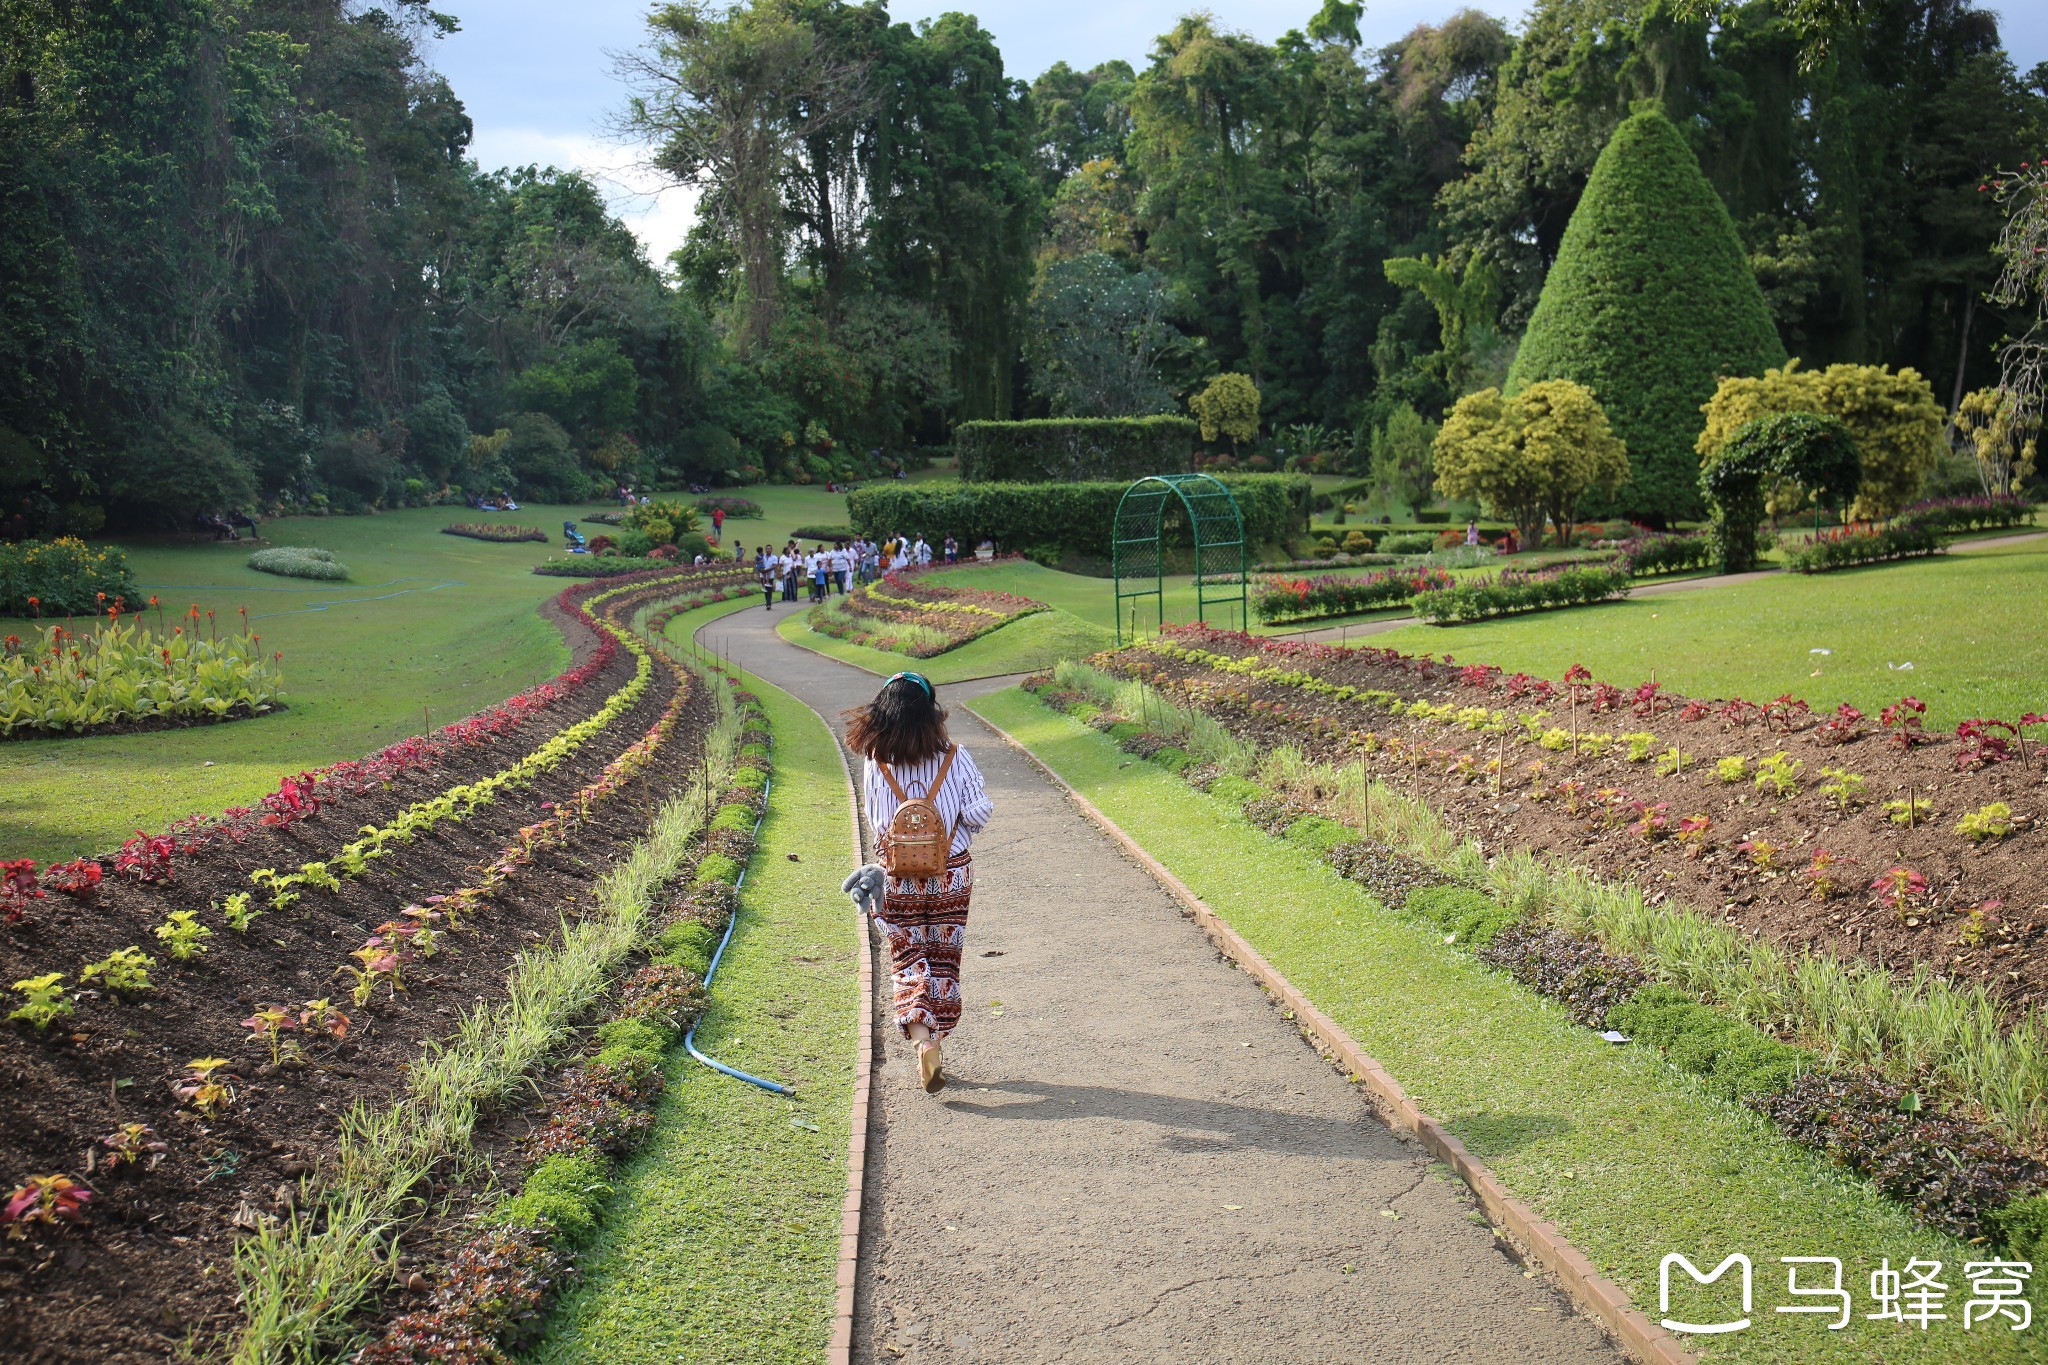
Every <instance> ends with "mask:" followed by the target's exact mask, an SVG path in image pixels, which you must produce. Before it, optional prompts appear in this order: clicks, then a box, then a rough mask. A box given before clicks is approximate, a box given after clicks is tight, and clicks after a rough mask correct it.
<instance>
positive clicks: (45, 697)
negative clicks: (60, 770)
mask: <svg viewBox="0 0 2048 1365" xmlns="http://www.w3.org/2000/svg"><path fill="white" fill-rule="evenodd" d="M151 601H152V603H154V601H155V599H154V598H152V599H151ZM121 605H122V604H121V599H119V598H116V599H114V602H113V605H112V606H111V607H110V608H109V609H108V611H107V614H106V618H105V619H104V620H103V621H101V622H100V623H99V624H98V625H97V626H96V627H95V628H93V629H90V630H85V631H75V630H71V629H69V628H67V627H65V626H61V625H56V624H54V623H53V624H50V625H46V626H44V627H43V628H42V630H41V632H40V636H39V638H38V639H37V640H36V641H35V642H34V643H24V642H23V641H22V640H21V638H20V637H19V636H14V635H9V636H7V637H6V638H5V639H4V640H0V736H5V737H7V738H10V739H12V738H18V737H22V736H27V735H51V734H88V733H93V732H99V731H105V730H109V729H129V728H135V727H137V726H147V725H151V724H157V725H164V724H179V723H183V724H197V723H203V722H212V721H223V720H233V719H237V718H240V717H244V716H255V715H261V714H262V713H264V712H266V711H269V710H271V709H273V708H275V707H277V706H278V705H280V704H281V699H282V696H283V682H284V679H283V673H282V670H281V669H280V667H279V665H280V664H281V663H282V661H283V659H284V656H283V655H282V654H280V653H278V652H276V651H275V650H273V651H270V653H269V655H268V657H266V656H265V652H264V649H263V637H262V636H260V635H257V634H254V633H253V632H251V631H250V630H249V616H248V612H247V611H246V610H245V611H243V612H242V613H241V617H242V619H241V623H240V628H239V629H238V630H231V631H229V632H228V633H227V634H226V635H217V634H215V633H214V632H213V631H212V629H211V627H212V621H211V619H210V618H211V617H212V613H211V612H208V613H207V617H208V618H209V619H208V621H207V632H206V634H205V635H204V636H202V634H201V629H200V625H199V621H200V616H199V608H198V607H193V608H192V610H191V613H190V614H189V615H188V616H187V617H186V618H184V621H183V623H182V624H180V625H177V626H174V627H171V628H169V629H168V630H165V629H163V628H162V627H161V626H159V628H157V629H154V630H152V629H151V628H149V627H148V626H147V625H145V624H144V621H143V618H142V615H141V613H139V612H138V613H137V614H136V615H134V616H132V617H127V618H124V617H123V616H122V615H121ZM188 629H189V633H188Z"/></svg>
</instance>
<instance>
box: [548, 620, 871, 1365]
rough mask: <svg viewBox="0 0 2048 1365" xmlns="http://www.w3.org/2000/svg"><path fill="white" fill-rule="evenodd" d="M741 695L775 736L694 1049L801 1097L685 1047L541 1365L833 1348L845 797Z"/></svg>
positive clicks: (846, 1060)
mask: <svg viewBox="0 0 2048 1365" xmlns="http://www.w3.org/2000/svg"><path fill="white" fill-rule="evenodd" d="M716 610H717V609H716V608H707V609H706V611H707V612H710V611H716ZM703 619H704V618H703V617H702V616H700V615H699V614H698V613H691V615H690V616H689V617H684V618H679V619H678V620H677V621H676V622H675V623H674V626H673V627H672V633H674V634H675V635H676V636H677V638H680V636H681V632H683V631H684V630H687V629H690V628H692V627H693V626H694V625H696V624H701V622H702V620H703ZM749 685H750V686H752V687H753V688H754V690H755V691H757V692H759V693H760V695H761V697H762V699H763V701H764V702H765V703H766V705H767V707H768V713H769V717H770V720H771V723H772V724H773V726H774V729H775V783H774V787H773V790H772V791H771V792H770V793H769V800H768V818H767V821H766V822H765V823H764V824H763V825H762V827H761V845H760V851H759V852H758V853H756V854H755V857H754V861H753V864H752V867H751V869H750V871H749V872H748V874H747V882H746V886H745V888H744V908H743V909H742V911H741V917H740V921H739V927H738V929H737V930H736V931H735V932H734V934H733V941H732V946H731V947H730V949H728V950H727V953H726V956H725V960H724V962H723V963H722V964H721V965H720V967H719V970H718V977H717V980H716V981H715V983H714V984H713V987H712V992H711V1000H712V1004H711V1008H710V1010H709V1012H708V1013H707V1015H706V1017H705V1022H704V1024H703V1026H702V1028H701V1030H700V1031H699V1033H698V1035H697V1043H698V1046H699V1047H701V1048H703V1049H704V1051H705V1052H706V1053H708V1054H709V1055H711V1056H713V1057H717V1058H718V1059H719V1060H721V1061H724V1062H727V1063H729V1064H730V1065H733V1066H737V1067H739V1068H740V1069H741V1070H743V1071H751V1072H753V1073H754V1074H756V1075H760V1076H765V1077H768V1078H771V1079H774V1080H778V1081H781V1082H783V1083H784V1084H793V1085H795V1086H796V1087H797V1089H798V1095H797V1098H796V1099H795V1100H790V1099H786V1098H784V1097H782V1096H779V1095H772V1094H769V1093H768V1092H767V1091H764V1090H759V1089H756V1088H755V1087H753V1086H750V1085H747V1084H745V1083H743V1082H740V1081H735V1080H731V1079H729V1078H727V1077H724V1076H720V1075H718V1074H716V1073H715V1072H712V1071H710V1070H708V1069H706V1068H704V1067H702V1066H700V1065H698V1064H697V1063H696V1062H694V1061H692V1060H691V1059H690V1058H689V1056H688V1054H687V1053H685V1052H683V1051H682V1050H681V1049H677V1050H676V1051H675V1053H674V1054H673V1055H672V1057H671V1061H670V1065H669V1069H668V1079H669V1089H668V1091H667V1093H666V1094H665V1095H664V1097H663V1099H662V1104H661V1109H660V1112H659V1115H658V1117H657V1121H656V1126H655V1130H654V1135H653V1137H652V1138H651V1139H650V1140H649V1143H648V1145H647V1146H646V1147H645V1148H644V1149H643V1150H642V1152H641V1154H640V1155H639V1156H638V1157H636V1158H635V1159H634V1160H633V1161H631V1162H629V1163H628V1164H627V1166H626V1167H625V1168H624V1169H623V1170H622V1172H621V1173H620V1175H619V1178H618V1193H617V1195H616V1196H615V1198H614V1200H613V1202H612V1204H611V1205H610V1207H609V1211H608V1213H607V1216H606V1222H605V1225H604V1227H603V1228H602V1230H601V1231H600V1232H599V1233H598V1234H597V1237H596V1239H595V1241H594V1243H593V1245H592V1246H590V1247H589V1248H588V1249H587V1250H586V1251H585V1253H584V1254H583V1256H582V1266H583V1272H584V1278H583V1280H582V1282H581V1284H580V1285H579V1286H578V1287H577V1288H576V1289H575V1290H573V1291H571V1292H570V1294H569V1295H568V1296H567V1297H566V1298H565V1299H564V1301H563V1302H562V1304H561V1305H560V1307H558V1308H557V1310H556V1311H555V1313H554V1315H553V1317H552V1318H551V1320H550V1326H549V1331H548V1335H547V1336H546V1338H545V1339H544V1340H543V1342H542V1343H541V1345H540V1346H539V1347H538V1348H536V1349H535V1350H534V1351H533V1352H531V1353H530V1357H531V1358H532V1359H536V1360H545V1361H594V1360H615V1361H647V1360H689V1361H695V1362H713V1361H734V1362H748V1365H752V1363H753V1362H765V1361H803V1362H810V1361H814V1360H816V1359H817V1358H818V1355H819V1352H820V1351H822V1350H823V1349H824V1345H825V1341H826V1338H827V1336H828V1335H829V1332H830V1326H831V1317H832V1309H833V1285H834V1275H835V1271H836V1269H837V1261H838V1254H839V1206H840V1202H841V1200H842V1199H843V1198H844V1197H845V1192H846V1170H845V1160H846V1125H847V1120H848V1114H849V1106H850V1105H851V1102H852V1089H853V1064H854V1039H855V1037H856V1030H857V1028H858V1023H859V1010H860V1001H859V990H858V980H859V978H858V976H857V971H856V965H855V963H856V958H855V954H856V953H857V952H858V951H859V950H860V941H859V937H858V934H857V927H856V921H855V919H854V915H853V912H852V910H851V909H850V908H849V907H848V904H847V901H846V898H845V897H844V896H843V895H841V894H840V892H839V881H840V878H841V877H842V876H843V875H844V872H845V866H844V864H845V858H846V857H847V856H850V854H851V842H850V839H851V836H850V833H849V832H848V830H849V826H848V822H847V820H848V817H847V801H848V799H849V798H848V794H847V786H846V776H845V770H844V769H843V768H842V767H841V765H840V759H839V751H838V748H837V746H836V745H835V744H834V743H833V740H832V737H831V735H830V734H829V733H828V732H827V731H826V729H825V727H824V726H823V725H821V724H820V723H819V722H818V719H817V717H816V716H814V715H813V714H812V713H811V712H810V711H809V710H808V709H806V708H805V707H804V706H803V705H802V704H801V703H799V702H797V701H795V700H794V699H793V698H791V697H789V696H788V695H787V694H786V693H783V692H781V691H780V690H778V689H776V688H773V687H769V686H765V685H763V684H761V683H759V682H757V681H751V680H750V684H749ZM799 850H801V852H802V856H803V859H804V860H803V861H802V862H791V861H790V860H789V858H790V857H791V856H795V854H796V853H797V851H799ZM799 1121H800V1122H802V1123H805V1124H815V1125H816V1128H815V1130H813V1129H811V1128H807V1127H799V1126H797V1124H798V1122H799Z"/></svg>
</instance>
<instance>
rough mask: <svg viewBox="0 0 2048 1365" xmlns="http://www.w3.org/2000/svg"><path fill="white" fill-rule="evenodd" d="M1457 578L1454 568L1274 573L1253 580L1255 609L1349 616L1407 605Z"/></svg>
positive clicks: (1292, 615)
mask: <svg viewBox="0 0 2048 1365" xmlns="http://www.w3.org/2000/svg"><path fill="white" fill-rule="evenodd" d="M1451 582H1452V579H1451V575H1450V573H1449V571H1447V570H1444V569H1435V568H1400V569H1385V570H1382V571H1380V572H1377V573H1366V574H1354V575H1340V574H1321V575H1318V576H1316V577H1313V578H1287V577H1274V578H1268V579H1264V580H1262V581H1260V582H1258V583H1255V584H1253V586H1252V591H1251V602H1252V612H1253V614H1254V615H1256V616H1257V617H1258V618H1259V620H1261V621H1263V622H1266V623H1268V624H1277V623H1281V622H1287V621H1309V620H1314V619H1315V618H1317V617H1319V616H1348V615H1350V614H1351V613H1353V612H1360V611H1372V610H1374V609H1375V608H1378V607H1399V606H1405V605H1407V603H1408V602H1409V601H1410V599H1412V598H1413V597H1415V596H1416V594H1418V593H1424V592H1430V591H1435V590H1439V589H1443V588H1448V587H1449V586H1450V585H1451Z"/></svg>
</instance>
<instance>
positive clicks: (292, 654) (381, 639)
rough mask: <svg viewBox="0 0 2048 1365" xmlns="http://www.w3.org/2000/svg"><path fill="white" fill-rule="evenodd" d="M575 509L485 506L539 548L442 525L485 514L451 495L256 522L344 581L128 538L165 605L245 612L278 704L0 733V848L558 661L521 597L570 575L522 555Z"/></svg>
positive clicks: (201, 800)
mask: <svg viewBox="0 0 2048 1365" xmlns="http://www.w3.org/2000/svg"><path fill="white" fill-rule="evenodd" d="M578 511H579V509H576V508H553V507H537V508H527V509H525V510H523V511H520V512H511V513H504V512H500V513H492V514H490V515H489V517H488V519H489V520H491V521H494V522H512V523H518V524H521V525H528V526H538V527H540V528H541V529H543V530H546V531H549V532H550V533H551V534H552V536H553V538H554V540H555V542H556V543H555V545H554V546H552V547H551V546H545V545H538V544H534V543H531V542H526V543H517V544H509V545H497V544H490V543H487V542H484V541H477V540H468V539H462V538H459V537H456V536H444V535H441V534H439V532H440V528H441V527H443V526H446V525H448V524H449V523H451V522H455V521H478V520H485V519H486V516H485V514H483V513H478V512H469V511H465V510H464V509H461V508H452V507H434V508H416V509H410V510H407V511H401V512H390V513H385V514H382V515H379V516H374V517H332V518H312V517H299V518H291V519H288V520H284V521H274V522H269V523H266V524H265V525H264V528H263V531H264V536H265V538H266V539H267V540H269V541H270V542H271V543H273V544H281V545H317V546H320V547H322V548H324V549H329V550H332V551H334V552H335V553H336V554H337V555H338V556H339V557H340V558H341V560H342V562H343V563H345V564H347V565H348V566H349V569H350V571H351V577H350V579H349V581H347V582H343V583H316V582H310V581H307V580H304V579H296V578H279V577H277V576H275V575H272V574H263V573H257V572H256V571H255V570H253V569H251V568H249V567H247V564H246V561H247V559H248V556H249V551H250V548H251V547H250V546H249V545H248V544H247V543H243V544H242V545H240V546H230V545H212V544H205V543H198V544H176V545H174V544H169V543H165V542H156V543H141V544H137V545H131V546H129V547H128V549H129V562H130V564H131V566H132V567H133V568H134V570H135V575H136V578H137V580H138V582H139V583H140V585H141V588H142V592H143V594H144V596H145V597H147V596H148V595H149V594H152V593H154V594H157V595H158V596H160V597H161V598H162V599H163V602H164V605H165V607H166V609H167V610H168V611H170V613H171V614H173V615H175V614H177V613H178V612H182V611H183V610H184V609H185V608H186V607H188V606H190V605H191V604H193V603H197V604H198V605H199V606H200V608H201V610H212V611H214V612H215V613H216V614H217V620H218V622H219V623H220V625H221V626H222V627H223V628H225V627H226V626H227V625H228V623H230V622H235V621H236V620H237V617H236V615H235V613H236V609H237V608H238V607H243V606H246V607H247V608H248V609H249V614H250V616H251V618H252V619H253V620H254V622H255V627H254V628H255V630H256V631H257V633H258V634H260V635H262V637H263V643H264V644H265V645H266V646H274V647H275V648H277V649H280V650H283V651H284V669H285V688H286V701H287V704H288V708H289V709H287V710H286V711H284V712H282V713H280V714H277V715H272V716H265V717H262V718H260V719H257V720H253V721H240V722H236V723H234V724H230V725H222V726H204V727H200V728H197V729H190V730H171V731H159V732H156V733H152V734H140V735H115V736H107V737H101V738H89V739H52V740H10V741H7V742H5V743H4V744H0V857H24V856H35V857H43V858H52V857H57V856H69V855H71V854H73V853H84V852H92V851H97V850H104V849H106V848H108V847H110V846H111V845H113V844H117V843H119V842H120V841H121V840H122V839H123V838H125V837H127V835H128V834H129V833H130V832H131V831H132V830H133V829H134V828H135V827H137V826H143V827H146V828H152V829H154V828H157V827H160V826H162V825H164V824H166V823H168V822H169V821H171V820H173V819H175V818H177V817H179V816H181V815H186V814H189V813H191V812H193V811H214V810H219V809H221V808H222V807H223V806H229V805H239V804H246V803H248V802H249V801H251V800H253V799H254V798H256V797H258V796H260V795H261V794H262V793H264V792H265V791H267V790H269V789H270V788H272V787H273V786H275V785H276V782H277V778H278V776H279V775H280V774H282V773H288V772H297V771H300V770H302V769H305V768H313V767H318V766H321V765H323V764H326V763H332V762H335V761H336V760H339V759H344V758H354V757H357V756H359V755H361V754H364V753H367V752H369V751H371V750H373V749H376V748H380V747H382V746H383V745H385V744H388V743H390V742H392V741H393V740H396V739H401V738H403V737H404V736H406V735H411V734H417V733H419V731H420V728H421V726H422V725H424V724H426V723H427V722H428V721H429V719H431V721H432V723H434V724H436V725H439V724H445V723H446V722H448V721H451V720H454V719H456V718H457V717H458V716H462V715H466V714H468V713H470V712H472V711H475V710H478V709H479V708H481V707H484V706H488V705H490V704H491V703H493V702H496V701H501V700H503V699H504V698H505V697H507V696H510V695H511V694H512V693H514V692H517V691H518V690H520V689H521V688H522V687H525V686H527V685H529V684H531V683H534V682H537V681H539V680H541V679H543V678H546V677H549V676H551V675H552V674H554V673H556V672H558V671H559V670H560V669H562V668H563V667H566V666H567V664H568V657H569V656H568V651H567V650H566V649H565V648H564V647H563V645H562V642H561V635H560V632H558V631H557V630H556V629H555V628H554V627H553V626H552V625H550V624H548V623H547V622H546V621H544V620H542V619H541V618H540V617H539V616H538V615H537V614H536V613H535V610H534V608H535V606H536V605H537V604H538V603H540V602H541V601H543V600H544V599H546V598H548V597H550V596H552V595H554V594H555V593H557V592H560V591H561V590H562V588H563V587H564V586H566V585H567V584H568V583H569V581H570V580H568V579H561V578H543V577H540V576H537V575H535V574H533V573H531V572H530V570H531V568H532V567H533V565H534V564H536V563H537V562H539V561H540V560H541V559H543V558H546V557H547V556H548V555H549V554H550V553H559V542H560V538H561V523H562V521H563V519H564V518H565V517H568V516H571V515H575V514H577V513H578ZM364 599H372V600H364ZM24 624H25V623H23V622H20V621H17V620H0V633H26V632H25V631H24V629H23V627H24ZM423 707H424V708H426V713H424V714H423V710H422V708H423ZM209 763H210V764H211V765H212V766H211V767H209V766H206V765H207V764H209Z"/></svg>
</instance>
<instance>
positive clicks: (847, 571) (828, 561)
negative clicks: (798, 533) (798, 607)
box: [754, 535, 960, 610]
mask: <svg viewBox="0 0 2048 1365" xmlns="http://www.w3.org/2000/svg"><path fill="white" fill-rule="evenodd" d="M938 560H943V562H944V563H947V564H957V563H959V562H960V542H959V541H957V540H955V539H954V538H953V537H952V536H950V535H949V536H947V537H946V538H945V540H944V541H943V542H942V543H941V545H940V547H939V548H938V549H936V550H935V549H933V548H932V546H931V544H930V543H929V542H928V541H926V540H925V538H924V537H923V536H921V535H919V536H905V535H895V536H891V537H889V538H888V539H887V540H884V541H881V542H879V543H877V542H876V541H872V540H867V539H863V538H858V537H856V538H855V539H853V540H839V541H834V542H833V543H832V544H831V545H830V546H829V547H828V546H826V545H823V544H818V545H814V546H812V547H811V549H810V550H808V551H806V550H805V549H804V548H803V547H802V546H801V545H799V544H797V542H796V541H795V540H791V541H789V542H788V543H787V544H785V545H784V546H783V547H782V548H781V549H780V550H777V549H774V548H773V547H771V546H767V545H763V546H762V547H761V548H760V549H759V550H757V551H756V552H755V554H754V574H755V576H756V578H758V579H759V581H760V584H761V595H762V597H763V599H764V601H763V603H762V605H763V606H764V607H766V608H768V609H771V610H772V609H773V608H774V606H775V594H776V593H777V591H778V590H779V591H780V592H781V594H782V600H783V601H785V602H794V601H796V600H797V598H796V595H797V590H798V588H799V587H800V586H801V585H803V584H806V583H808V584H809V585H810V590H811V601H813V602H822V601H824V600H825V599H826V597H828V596H830V595H831V593H832V592H833V590H834V589H837V590H838V591H839V592H841V593H848V592H851V591H852V590H853V589H854V587H855V586H857V585H859V584H862V583H872V582H874V581H875V580H876V579H878V578H880V577H881V576H882V575H883V574H886V573H894V572H895V571H896V570H898V569H909V568H922V567H923V566H925V565H927V564H931V563H933V562H934V561H938Z"/></svg>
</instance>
